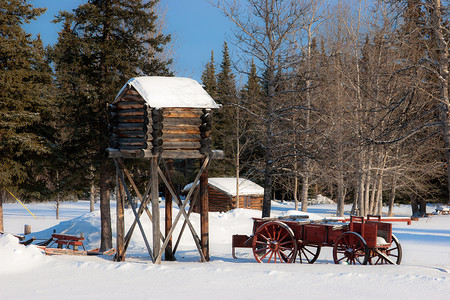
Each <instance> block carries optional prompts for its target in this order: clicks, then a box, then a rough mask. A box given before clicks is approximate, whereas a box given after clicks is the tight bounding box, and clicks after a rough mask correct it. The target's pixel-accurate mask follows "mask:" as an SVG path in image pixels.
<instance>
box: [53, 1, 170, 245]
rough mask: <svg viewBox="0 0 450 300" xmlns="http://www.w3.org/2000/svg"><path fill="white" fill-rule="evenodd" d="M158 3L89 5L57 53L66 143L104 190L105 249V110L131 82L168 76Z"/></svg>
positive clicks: (105, 240) (71, 17) (109, 172)
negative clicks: (158, 27) (156, 9)
mask: <svg viewBox="0 0 450 300" xmlns="http://www.w3.org/2000/svg"><path fill="white" fill-rule="evenodd" d="M156 2H157V1H141V0H128V1H121V0H89V1H88V3H87V4H83V5H80V6H79V7H78V8H77V9H75V10H73V11H72V12H62V13H61V14H60V15H59V16H58V17H57V19H56V20H55V21H56V22H64V29H63V31H62V32H61V33H60V37H59V40H58V43H57V44H56V45H55V47H54V50H53V59H54V61H55V67H56V77H57V81H58V86H59V89H60V94H59V96H60V97H61V100H63V101H64V110H65V112H66V113H67V115H68V116H69V118H68V120H66V121H67V126H70V128H69V129H68V133H67V144H71V147H70V148H71V149H72V151H73V152H72V157H73V159H74V160H76V161H78V162H79V163H80V164H81V165H82V166H83V170H84V171H85V174H86V175H88V174H90V173H91V171H90V170H91V168H93V169H94V170H95V174H96V177H97V179H98V181H99V186H100V211H101V225H102V239H101V246H100V247H101V249H102V250H103V249H106V248H110V247H112V235H111V217H110V206H109V196H110V195H109V191H110V189H111V186H110V184H111V182H112V180H111V179H112V178H113V169H112V165H111V161H110V160H109V159H108V158H106V157H105V149H106V148H107V147H108V138H109V135H108V128H107V125H108V120H107V112H106V106H107V104H108V103H111V102H113V100H114V98H115V96H116V94H117V92H118V91H119V90H120V88H121V87H122V86H123V84H124V83H125V82H127V81H128V79H130V78H131V77H135V76H139V75H169V74H170V71H169V65H170V63H171V60H162V59H158V58H157V54H158V53H161V52H162V51H164V45H166V44H167V43H168V42H169V41H170V36H168V35H163V34H157V33H156V26H155V24H156V22H157V16H156V15H155V13H154V10H153V9H152V8H153V7H154V5H155V4H156Z"/></svg>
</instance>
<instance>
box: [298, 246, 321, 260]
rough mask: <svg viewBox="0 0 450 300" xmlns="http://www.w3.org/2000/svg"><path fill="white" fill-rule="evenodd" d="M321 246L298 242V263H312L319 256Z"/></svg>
mask: <svg viewBox="0 0 450 300" xmlns="http://www.w3.org/2000/svg"><path fill="white" fill-rule="evenodd" d="M320 249H321V247H320V246H319V245H314V244H309V245H306V244H300V245H298V258H299V259H300V263H304V262H305V263H308V264H313V263H314V262H315V261H316V260H317V258H318V257H319V254H320Z"/></svg>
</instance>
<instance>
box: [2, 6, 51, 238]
mask: <svg viewBox="0 0 450 300" xmlns="http://www.w3.org/2000/svg"><path fill="white" fill-rule="evenodd" d="M44 11H45V9H42V8H33V6H32V5H30V4H27V3H26V2H25V1H20V0H4V1H1V2H0V12H1V13H0V68H1V70H0V98H1V101H0V153H1V156H0V190H1V192H0V230H3V211H2V202H3V198H4V197H5V196H6V192H5V190H4V188H7V189H8V190H12V191H15V190H18V189H20V188H21V187H22V185H23V184H24V183H25V182H26V181H27V180H30V179H31V178H30V172H31V169H32V168H33V167H34V161H35V159H36V158H37V157H38V156H41V155H43V154H44V153H48V152H49V151H50V149H49V147H48V146H49V142H48V140H47V138H46V132H47V125H46V124H45V121H46V120H45V118H46V117H47V116H48V113H49V103H48V101H47V96H48V94H47V91H48V87H49V85H50V84H51V73H50V68H49V66H48V64H46V61H45V59H44V48H43V46H42V41H41V40H40V38H37V39H33V38H32V37H31V34H27V33H26V32H25V31H24V30H23V29H22V27H21V26H22V25H23V24H25V23H29V21H30V20H33V19H35V18H36V17H37V16H39V15H40V14H42V13H43V12H44Z"/></svg>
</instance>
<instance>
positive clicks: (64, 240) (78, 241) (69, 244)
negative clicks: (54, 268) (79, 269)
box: [36, 233, 116, 256]
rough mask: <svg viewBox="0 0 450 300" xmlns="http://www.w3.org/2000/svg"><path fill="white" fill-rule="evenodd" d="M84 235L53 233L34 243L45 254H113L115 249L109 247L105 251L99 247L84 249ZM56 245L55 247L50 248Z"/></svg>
mask: <svg viewBox="0 0 450 300" xmlns="http://www.w3.org/2000/svg"><path fill="white" fill-rule="evenodd" d="M83 241H84V236H83V235H82V234H81V235H80V236H76V235H68V234H60V233H54V234H52V237H51V238H49V239H48V240H46V241H44V242H41V243H39V244H36V246H37V247H38V248H40V249H42V250H43V251H44V253H45V254H47V255H81V256H86V255H113V254H114V253H115V252H116V249H114V248H111V249H108V250H106V251H100V249H99V248H95V249H92V250H86V248H85V247H84V244H83ZM53 245H56V246H57V248H51V247H52V246H53ZM78 247H82V248H83V250H78Z"/></svg>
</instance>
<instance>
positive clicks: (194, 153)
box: [161, 150, 205, 159]
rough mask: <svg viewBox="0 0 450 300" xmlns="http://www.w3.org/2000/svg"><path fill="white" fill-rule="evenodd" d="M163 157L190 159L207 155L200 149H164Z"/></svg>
mask: <svg viewBox="0 0 450 300" xmlns="http://www.w3.org/2000/svg"><path fill="white" fill-rule="evenodd" d="M161 156H162V158H173V159H188V158H203V157H205V155H203V154H201V153H200V152H199V151H198V150H164V152H163V153H162V155H161Z"/></svg>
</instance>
